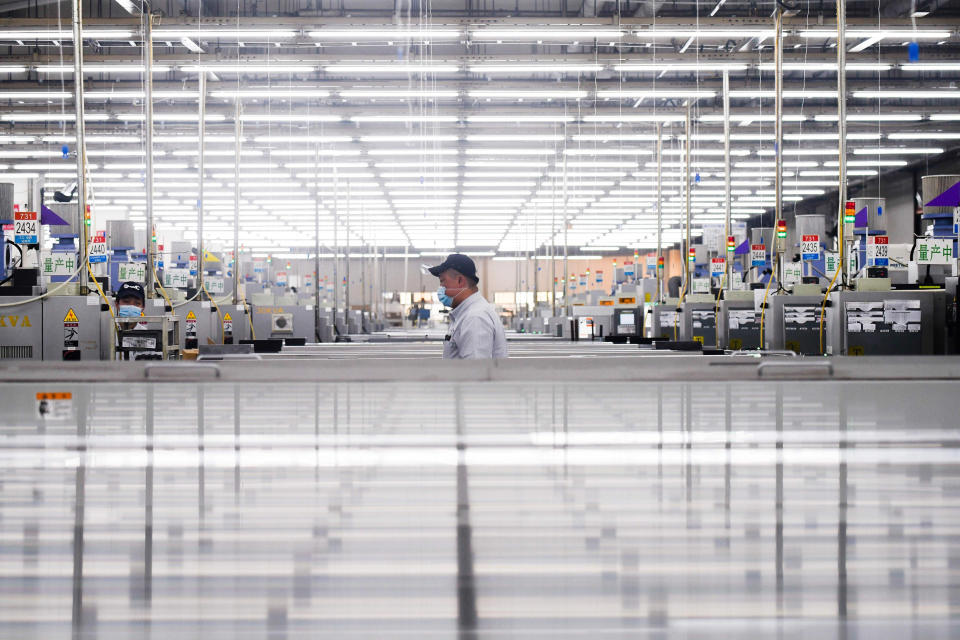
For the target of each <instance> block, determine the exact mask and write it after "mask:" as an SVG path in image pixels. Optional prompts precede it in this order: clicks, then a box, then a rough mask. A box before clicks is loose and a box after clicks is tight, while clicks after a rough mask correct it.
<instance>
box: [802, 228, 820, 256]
mask: <svg viewBox="0 0 960 640" xmlns="http://www.w3.org/2000/svg"><path fill="white" fill-rule="evenodd" d="M800 253H801V255H802V256H803V259H804V260H819V259H820V236H818V235H816V234H813V235H804V236H803V238H802V239H801V241H800Z"/></svg>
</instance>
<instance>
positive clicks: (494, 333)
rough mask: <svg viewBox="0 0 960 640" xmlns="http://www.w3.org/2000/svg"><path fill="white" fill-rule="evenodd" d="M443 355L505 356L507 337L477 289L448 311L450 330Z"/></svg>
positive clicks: (470, 356) (497, 317)
mask: <svg viewBox="0 0 960 640" xmlns="http://www.w3.org/2000/svg"><path fill="white" fill-rule="evenodd" d="M443 357H444V358H448V359H453V358H460V359H467V358H474V359H475V358H506V357H507V338H506V336H504V334H503V324H502V323H501V322H500V318H499V316H497V312H496V310H495V309H494V308H493V305H491V304H490V303H489V302H487V301H486V300H485V299H484V297H483V296H482V295H480V293H479V292H477V293H474V294H472V295H471V296H470V297H469V298H467V299H466V300H464V301H463V302H461V303H460V304H459V305H457V306H456V307H455V308H454V309H452V310H451V311H450V333H449V334H448V335H447V336H446V338H444V341H443Z"/></svg>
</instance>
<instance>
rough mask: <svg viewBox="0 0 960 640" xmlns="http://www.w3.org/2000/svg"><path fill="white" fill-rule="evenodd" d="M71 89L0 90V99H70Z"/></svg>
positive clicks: (71, 95)
mask: <svg viewBox="0 0 960 640" xmlns="http://www.w3.org/2000/svg"><path fill="white" fill-rule="evenodd" d="M71 98H73V94H72V93H70V92H69V91H0V100H69V99H71Z"/></svg>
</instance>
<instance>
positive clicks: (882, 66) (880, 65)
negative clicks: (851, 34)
mask: <svg viewBox="0 0 960 640" xmlns="http://www.w3.org/2000/svg"><path fill="white" fill-rule="evenodd" d="M757 68H758V69H760V71H776V65H774V64H773V63H772V62H761V63H760V64H759V65H757ZM891 68H893V65H892V64H889V63H886V62H848V63H847V71H889V70H890V69H891ZM783 70H784V71H810V72H816V71H832V72H834V73H836V71H837V63H836V62H784V63H783Z"/></svg>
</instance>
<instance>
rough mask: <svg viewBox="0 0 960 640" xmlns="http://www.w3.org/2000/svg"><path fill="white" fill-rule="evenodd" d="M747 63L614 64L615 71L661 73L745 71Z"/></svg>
mask: <svg viewBox="0 0 960 640" xmlns="http://www.w3.org/2000/svg"><path fill="white" fill-rule="evenodd" d="M747 66H748V65H747V64H746V63H712V62H711V63H707V62H704V63H703V64H698V63H695V62H626V63H623V64H615V65H613V69H614V71H635V72H640V73H661V72H667V73H672V72H688V71H694V72H700V71H702V72H704V73H709V74H711V75H712V74H714V73H716V72H717V71H723V70H727V71H743V70H745V69H746V68H747Z"/></svg>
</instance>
